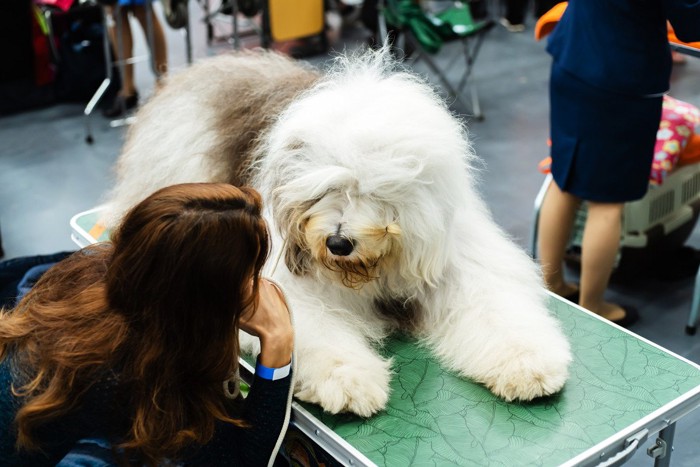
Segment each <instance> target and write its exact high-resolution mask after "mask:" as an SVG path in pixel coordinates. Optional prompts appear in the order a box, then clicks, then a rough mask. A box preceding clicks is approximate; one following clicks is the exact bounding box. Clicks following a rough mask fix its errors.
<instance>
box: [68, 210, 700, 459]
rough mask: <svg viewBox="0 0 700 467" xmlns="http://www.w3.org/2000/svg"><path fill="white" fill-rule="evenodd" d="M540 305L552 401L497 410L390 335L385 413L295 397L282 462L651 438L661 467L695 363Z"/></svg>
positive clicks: (82, 240) (622, 453)
mask: <svg viewBox="0 0 700 467" xmlns="http://www.w3.org/2000/svg"><path fill="white" fill-rule="evenodd" d="M98 219H99V208H96V209H93V210H90V211H86V212H83V213H80V214H78V215H76V216H74V217H73V219H71V227H72V231H73V232H72V237H73V240H74V241H75V242H76V243H77V244H78V245H80V246H85V245H88V244H91V243H95V242H96V241H104V240H107V235H108V233H107V232H106V231H105V229H104V228H102V227H100V226H99V224H98V223H97V221H98ZM549 307H550V309H551V311H552V312H553V313H554V314H555V315H556V316H557V317H558V319H559V320H560V321H561V323H562V325H563V328H564V331H565V333H566V335H567V336H568V337H569V339H570V341H571V345H572V350H573V354H574V361H573V362H572V364H571V368H570V371H571V376H570V379H569V381H568V382H567V383H566V386H565V387H564V389H563V390H562V391H561V392H560V393H559V394H557V395H554V396H551V397H547V398H542V399H539V400H537V401H535V402H530V403H506V402H504V401H502V400H501V399H499V398H497V397H495V396H494V395H493V394H491V393H490V392H489V391H488V390H487V389H485V388H484V387H483V386H481V385H478V384H474V383H472V382H469V381H466V380H463V379H460V378H458V377H456V376H454V375H453V374H451V373H450V372H447V371H445V370H443V369H442V368H441V367H440V366H439V365H438V363H437V362H436V360H435V359H434V358H433V357H432V356H431V355H430V354H429V352H427V351H426V350H425V349H423V348H421V347H419V346H417V345H416V344H415V342H413V341H412V340H410V339H408V338H406V337H403V336H395V337H394V338H392V339H390V340H389V341H388V342H387V346H386V349H385V351H384V352H385V354H386V355H391V356H393V357H394V370H395V372H396V374H395V375H394V378H393V380H392V384H391V397H390V399H389V403H388V405H387V408H386V410H385V411H383V412H381V413H379V414H377V415H375V416H374V417H372V418H369V419H362V418H359V417H356V416H353V415H349V414H342V415H329V414H326V413H323V411H322V410H321V409H320V408H319V407H318V406H316V405H313V404H306V403H301V402H298V401H295V402H294V403H293V406H292V410H293V414H292V420H291V425H290V429H289V431H288V434H287V438H286V441H285V444H284V446H283V448H282V452H283V454H284V455H286V456H288V457H290V458H292V459H293V460H294V461H295V462H299V463H300V464H301V465H305V464H306V465H314V464H316V465H318V464H321V465H323V464H325V465H353V466H355V465H386V466H404V465H426V466H427V465H436V466H445V465H484V464H487V463H488V464H491V465H504V466H512V465H532V464H536V465H570V466H573V465H598V464H601V463H602V464H603V465H618V464H619V463H622V462H624V461H625V460H627V459H628V458H629V457H630V456H631V455H632V454H633V453H634V452H635V450H636V449H637V448H638V447H639V446H641V445H642V444H643V443H644V441H645V440H646V439H647V438H649V437H652V436H654V435H656V434H657V433H658V438H657V440H656V444H655V445H654V446H653V447H652V448H650V451H651V454H653V455H654V456H656V457H655V465H657V466H665V465H668V462H669V461H670V454H671V446H672V443H673V435H674V430H675V423H676V421H677V420H678V419H680V418H682V417H683V416H685V415H686V414H688V413H689V412H691V411H692V410H694V409H696V408H697V407H698V406H699V405H700V367H699V366H698V365H696V364H694V363H692V362H690V361H688V360H686V359H684V358H682V357H679V356H677V355H675V354H673V353H671V352H669V351H667V350H665V349H663V348H661V347H659V346H657V345H656V344H654V343H652V342H649V341H647V340H646V339H644V338H641V337H639V336H637V335H635V334H633V333H631V332H629V331H627V330H625V329H623V328H620V327H618V326H616V325H613V324H611V323H610V322H608V321H606V320H603V319H601V318H599V317H598V316H596V315H594V314H592V313H590V312H588V311H587V310H584V309H583V308H580V307H578V306H576V305H573V304H572V303H570V302H567V301H565V300H562V299H560V298H559V297H557V296H555V295H550V298H549ZM244 366H247V367H248V369H249V370H252V368H251V367H250V365H249V364H247V363H245V362H244ZM649 462H650V464H651V462H652V461H651V460H650V461H649Z"/></svg>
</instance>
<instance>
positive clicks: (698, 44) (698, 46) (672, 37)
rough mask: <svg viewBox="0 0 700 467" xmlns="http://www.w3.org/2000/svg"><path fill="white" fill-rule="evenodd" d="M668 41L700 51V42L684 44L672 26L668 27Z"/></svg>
mask: <svg viewBox="0 0 700 467" xmlns="http://www.w3.org/2000/svg"><path fill="white" fill-rule="evenodd" d="M668 41H669V42H674V43H676V44H681V45H687V46H688V47H693V48H695V49H700V42H683V41H681V40H680V39H678V37H676V33H675V32H673V28H671V27H670V26H669V27H668Z"/></svg>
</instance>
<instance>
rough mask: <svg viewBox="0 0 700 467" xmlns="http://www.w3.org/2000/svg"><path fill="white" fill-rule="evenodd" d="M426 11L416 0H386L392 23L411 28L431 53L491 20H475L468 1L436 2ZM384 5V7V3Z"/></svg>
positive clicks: (482, 27)
mask: <svg viewBox="0 0 700 467" xmlns="http://www.w3.org/2000/svg"><path fill="white" fill-rule="evenodd" d="M431 6H432V8H431V9H430V10H425V9H423V7H422V6H421V3H420V2H418V1H416V0H384V2H383V8H384V16H385V18H386V21H387V23H388V24H389V25H391V26H393V27H395V28H398V29H408V30H410V32H411V33H412V35H413V36H414V37H415V38H416V40H417V41H418V42H419V43H420V45H421V46H422V47H423V49H425V50H426V51H427V52H428V53H436V52H437V51H438V50H440V48H441V47H442V44H443V43H444V42H446V41H450V40H454V39H459V38H464V37H467V36H470V35H472V34H475V33H477V32H479V31H481V30H482V29H484V28H485V27H486V26H488V24H489V21H487V20H483V21H475V20H474V18H473V16H472V13H471V9H470V7H469V4H468V3H464V2H455V1H440V2H432V3H431ZM380 7H382V6H381V5H380Z"/></svg>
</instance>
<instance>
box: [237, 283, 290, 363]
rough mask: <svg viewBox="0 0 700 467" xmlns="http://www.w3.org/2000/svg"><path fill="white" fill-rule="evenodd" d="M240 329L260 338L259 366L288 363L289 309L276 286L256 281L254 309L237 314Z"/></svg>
mask: <svg viewBox="0 0 700 467" xmlns="http://www.w3.org/2000/svg"><path fill="white" fill-rule="evenodd" d="M240 327H241V329H242V330H244V331H245V332H247V333H248V334H251V335H253V336H257V337H258V338H260V356H259V360H260V363H261V364H263V365H264V366H266V367H268V368H280V367H283V366H285V365H287V364H288V363H289V362H290V361H291V360H292V350H293V349H294V330H293V329H292V322H291V319H290V316H289V309H288V308H287V304H286V303H285V302H284V298H283V296H282V294H281V293H280V291H279V290H278V289H277V287H276V286H275V285H274V284H273V283H272V282H270V281H268V280H267V279H262V278H261V279H260V283H259V289H258V306H257V309H255V310H251V309H249V310H246V311H245V312H244V313H243V314H242V315H241V320H240Z"/></svg>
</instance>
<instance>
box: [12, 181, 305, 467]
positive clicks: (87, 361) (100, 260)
mask: <svg viewBox="0 0 700 467" xmlns="http://www.w3.org/2000/svg"><path fill="white" fill-rule="evenodd" d="M268 251H269V236H268V231H267V226H266V224H265V221H264V220H263V218H262V216H261V199H260V195H259V194H258V193H257V192H255V191H254V190H253V189H250V188H236V187H233V186H231V185H226V184H203V183H202V184H184V185H176V186H172V187H168V188H164V189H162V190H159V191H158V192H156V193H154V194H153V195H151V196H150V197H149V198H147V199H146V200H144V201H143V202H141V203H140V204H139V205H137V206H136V207H134V208H133V209H132V210H131V211H130V212H129V213H128V214H127V215H126V217H125V218H124V220H123V222H122V224H121V225H120V226H119V227H118V228H117V229H116V230H115V232H113V235H112V242H111V243H107V244H98V245H95V246H92V247H88V248H85V249H83V250H81V251H79V252H77V253H75V254H73V255H72V256H70V257H69V258H67V259H65V260H64V261H62V262H60V263H58V264H57V265H56V266H54V267H53V268H51V269H50V270H49V271H48V272H47V273H46V274H45V275H44V276H43V277H42V278H41V279H40V280H39V282H38V283H37V284H36V285H35V286H34V288H33V289H32V290H31V291H30V292H29V293H28V294H27V295H26V296H25V297H24V298H23V299H22V300H21V301H20V302H19V303H18V305H17V306H16V307H15V308H14V309H13V310H4V311H3V312H2V313H1V314H0V459H2V460H3V462H6V463H7V464H5V463H3V464H2V465H32V466H37V465H55V464H56V463H57V461H59V460H60V459H61V458H62V457H63V456H64V455H65V454H66V453H67V452H68V451H69V450H70V449H71V448H72V447H73V446H74V445H75V443H76V442H77V441H78V440H80V439H83V438H100V439H104V440H107V442H109V443H110V444H111V445H112V446H113V448H114V449H113V453H114V456H115V458H116V459H117V461H118V462H119V463H124V464H132V463H138V464H143V463H146V464H150V465H155V464H157V463H159V462H162V461H163V460H164V459H168V460H171V461H178V462H180V461H182V462H187V463H192V464H200V465H256V466H257V465H265V464H268V463H271V462H272V459H273V458H274V455H275V454H276V452H277V450H278V449H279V444H280V443H281V438H282V436H283V435H284V432H285V430H286V423H287V421H288V417H289V407H290V403H291V383H292V382H291V379H292V377H291V370H290V365H291V357H292V348H293V332H292V328H291V322H290V317H289V312H288V309H287V306H286V304H285V301H284V298H283V297H282V295H281V292H280V291H279V289H278V288H277V287H276V286H274V285H273V284H272V283H270V282H268V281H267V280H265V279H261V277H260V274H261V269H262V267H263V264H264V262H265V260H266V258H267V255H268ZM239 330H243V331H246V332H248V333H249V334H252V335H255V336H258V337H259V339H260V344H261V353H260V355H259V357H258V364H257V368H256V375H255V378H254V380H253V383H252V387H251V390H250V393H249V394H248V396H247V398H246V399H245V401H244V402H242V403H241V401H240V398H234V397H233V396H234V395H235V393H236V392H237V391H236V388H237V387H238V384H239V383H238V381H237V378H236V375H237V374H238V355H239V348H238V331H239Z"/></svg>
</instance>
